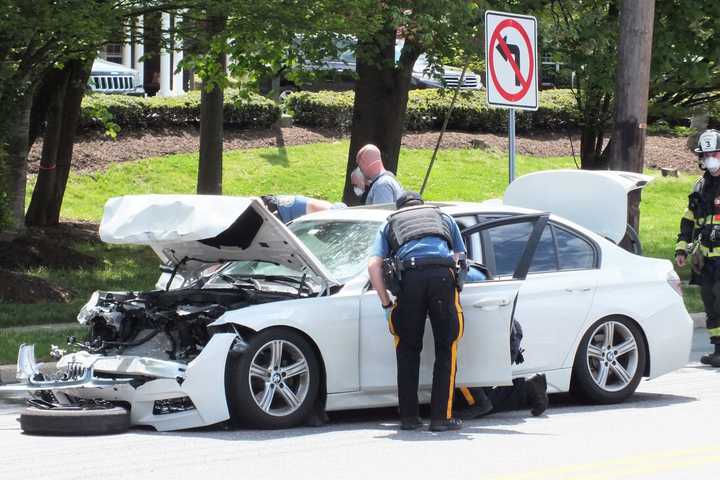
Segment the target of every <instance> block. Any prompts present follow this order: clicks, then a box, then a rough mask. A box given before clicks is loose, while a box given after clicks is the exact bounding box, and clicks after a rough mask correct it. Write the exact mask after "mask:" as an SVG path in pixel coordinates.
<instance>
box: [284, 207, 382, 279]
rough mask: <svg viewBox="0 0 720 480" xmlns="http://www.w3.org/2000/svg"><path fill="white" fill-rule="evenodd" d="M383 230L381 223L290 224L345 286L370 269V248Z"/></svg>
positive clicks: (337, 221) (340, 221)
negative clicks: (381, 229)
mask: <svg viewBox="0 0 720 480" xmlns="http://www.w3.org/2000/svg"><path fill="white" fill-rule="evenodd" d="M379 227H380V223H379V222H371V221H360V222H359V221H347V220H345V221H343V220H308V221H300V222H294V223H291V224H290V225H288V228H289V229H290V230H291V231H292V232H293V233H294V234H295V235H296V236H297V237H298V238H299V239H300V241H302V242H303V243H304V244H305V246H306V247H307V248H308V250H310V251H311V252H312V253H313V255H315V256H316V257H317V258H318V260H320V262H321V263H322V264H323V265H324V266H325V268H327V269H328V271H329V272H330V274H331V275H332V277H333V278H335V279H336V280H338V281H339V282H341V283H344V282H346V281H348V280H350V279H351V278H352V277H354V276H356V275H358V274H359V273H360V272H361V271H363V270H364V269H365V268H367V259H368V257H369V255H370V247H371V246H372V243H373V240H374V239H375V235H376V234H377V231H378V228H379Z"/></svg>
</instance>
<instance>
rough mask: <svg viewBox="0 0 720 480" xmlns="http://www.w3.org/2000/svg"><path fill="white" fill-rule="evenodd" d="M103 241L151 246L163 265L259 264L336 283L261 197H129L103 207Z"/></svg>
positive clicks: (186, 266) (185, 266)
mask: <svg viewBox="0 0 720 480" xmlns="http://www.w3.org/2000/svg"><path fill="white" fill-rule="evenodd" d="M100 238H101V239H102V240H103V241H104V242H107V243H119V244H135V245H148V246H150V247H152V249H153V250H154V251H155V253H157V255H158V256H159V257H160V259H161V260H162V261H163V262H164V263H169V264H171V265H174V266H177V265H183V267H184V268H190V266H191V265H193V264H195V265H196V266H197V268H202V267H204V266H206V265H207V264H208V263H219V262H226V261H232V260H258V261H265V262H272V263H276V264H279V265H284V266H286V267H288V268H291V269H293V270H297V271H298V272H300V273H304V272H307V273H308V274H314V275H315V276H317V277H320V278H321V279H324V280H325V281H326V282H328V283H329V284H330V285H335V284H337V282H336V281H335V280H333V279H332V277H331V276H330V274H329V272H328V271H327V269H326V268H325V267H324V266H323V265H322V264H321V263H320V261H319V260H318V259H317V258H316V257H315V256H314V255H313V254H312V253H311V252H310V251H309V250H308V249H307V248H306V247H305V245H304V244H303V243H302V242H301V241H300V240H299V239H298V238H297V237H296V236H295V235H294V234H293V233H292V232H291V231H290V230H288V229H287V227H285V225H283V223H282V222H281V221H280V220H278V219H277V218H276V217H275V216H274V215H273V214H272V213H270V212H269V211H268V210H267V209H266V208H265V206H264V205H263V204H262V202H261V201H260V200H259V199H257V198H249V197H231V196H216V195H128V196H124V197H114V198H111V199H109V200H108V201H107V203H105V211H104V214H103V219H102V222H101V224H100Z"/></svg>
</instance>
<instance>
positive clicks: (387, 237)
mask: <svg viewBox="0 0 720 480" xmlns="http://www.w3.org/2000/svg"><path fill="white" fill-rule="evenodd" d="M396 207H397V208H398V211H396V212H395V213H393V214H392V215H390V216H389V217H388V220H387V222H386V223H385V224H383V225H382V226H381V227H380V230H379V231H378V234H377V237H376V238H375V243H374V245H373V249H372V254H371V257H370V261H369V264H368V272H369V274H370V281H371V282H372V285H373V287H374V288H375V291H376V292H377V294H378V296H379V297H380V301H381V303H382V306H383V308H384V309H385V313H386V317H387V319H388V326H389V329H390V332H391V333H392V334H393V337H394V339H395V351H396V356H397V378H398V399H399V403H400V420H401V428H402V429H403V430H415V429H417V428H419V427H421V426H422V421H421V420H420V418H419V416H418V381H419V379H418V377H419V369H420V352H421V350H422V345H423V333H424V330H425V318H426V316H427V315H428V313H429V315H430V324H431V325H432V330H433V338H434V339H435V366H434V368H433V384H432V397H431V401H430V416H431V421H430V430H431V431H446V430H458V429H460V428H461V426H462V421H460V420H459V419H455V418H453V417H452V405H453V392H454V387H455V371H456V364H457V351H458V342H459V341H460V338H461V337H462V333H463V312H462V308H461V307H460V297H459V291H458V287H457V283H456V275H457V274H456V270H455V269H456V264H457V260H458V259H459V258H460V257H461V256H462V255H464V254H465V244H464V243H463V240H462V236H461V235H460V229H459V228H458V226H457V224H456V223H455V221H454V220H453V219H452V218H451V217H450V216H448V215H446V214H444V213H441V212H440V210H439V209H438V208H436V207H433V206H429V205H423V201H422V199H421V198H420V195H419V194H417V193H415V192H407V193H404V194H403V195H402V196H400V197H399V198H398V200H397V202H396ZM384 267H385V268H384ZM384 272H385V277H384V275H383V274H384ZM391 274H392V275H391ZM388 288H390V289H391V290H392V291H393V293H394V294H395V295H396V296H397V302H396V303H395V304H393V303H392V300H391V299H390V295H389V294H388V292H387V289H388Z"/></svg>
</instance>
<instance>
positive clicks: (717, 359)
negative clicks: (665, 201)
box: [675, 130, 720, 367]
mask: <svg viewBox="0 0 720 480" xmlns="http://www.w3.org/2000/svg"><path fill="white" fill-rule="evenodd" d="M695 153H697V154H698V164H699V166H700V168H701V169H703V170H705V173H704V174H703V176H702V177H700V178H699V179H698V180H697V182H695V186H694V187H693V191H692V193H691V194H690V196H689V197H688V199H689V201H688V207H687V208H686V209H685V214H684V215H683V216H682V219H681V220H680V234H679V235H678V241H677V244H676V245H675V263H676V264H677V266H678V267H681V268H682V267H684V266H685V265H686V264H687V257H688V255H691V257H692V258H691V266H692V272H693V273H692V277H691V278H690V283H691V284H694V285H700V296H701V297H702V301H703V305H704V306H705V314H706V317H707V330H708V333H709V334H710V343H711V344H713V348H714V351H713V352H712V353H710V354H708V355H703V357H702V358H701V359H700V361H701V362H702V363H704V364H705V365H710V366H712V367H720V132H718V131H717V130H707V131H705V132H703V133H702V135H700V138H699V139H698V145H697V148H696V149H695Z"/></svg>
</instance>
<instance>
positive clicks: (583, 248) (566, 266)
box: [554, 227, 595, 270]
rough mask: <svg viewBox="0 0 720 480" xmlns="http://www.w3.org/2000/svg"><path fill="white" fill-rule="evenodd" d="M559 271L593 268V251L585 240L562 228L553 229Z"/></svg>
mask: <svg viewBox="0 0 720 480" xmlns="http://www.w3.org/2000/svg"><path fill="white" fill-rule="evenodd" d="M554 230H555V243H556V245H557V253H558V261H559V265H560V270H582V269H590V268H594V267H595V249H594V248H593V247H592V245H591V244H590V243H589V242H588V241H587V240H585V239H583V238H581V237H579V236H578V235H575V234H574V233H572V232H569V231H567V230H564V229H562V228H557V227H555V228H554Z"/></svg>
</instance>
